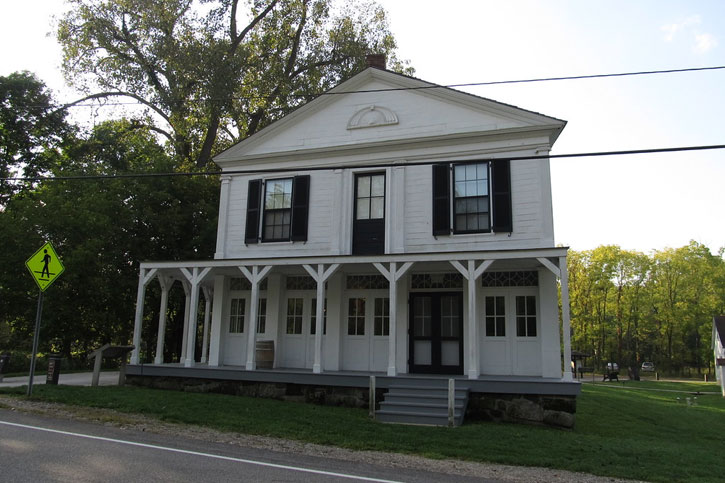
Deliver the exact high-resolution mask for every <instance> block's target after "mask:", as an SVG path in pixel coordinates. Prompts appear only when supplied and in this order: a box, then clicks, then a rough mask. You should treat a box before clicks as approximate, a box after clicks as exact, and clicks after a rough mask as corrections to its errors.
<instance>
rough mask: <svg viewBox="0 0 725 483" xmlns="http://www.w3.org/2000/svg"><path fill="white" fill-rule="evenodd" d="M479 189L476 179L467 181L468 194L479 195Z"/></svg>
mask: <svg viewBox="0 0 725 483" xmlns="http://www.w3.org/2000/svg"><path fill="white" fill-rule="evenodd" d="M477 195H478V189H477V187H476V182H475V181H466V196H477Z"/></svg>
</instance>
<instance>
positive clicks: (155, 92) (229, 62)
mask: <svg viewBox="0 0 725 483" xmlns="http://www.w3.org/2000/svg"><path fill="white" fill-rule="evenodd" d="M69 3H70V4H71V7H72V8H71V10H70V11H69V12H68V13H67V14H66V16H65V17H64V18H63V19H62V20H61V21H60V24H59V29H58V39H59V41H60V42H61V44H62V46H63V51H64V64H63V67H64V71H65V74H66V76H67V78H68V79H69V81H71V82H72V83H73V84H74V85H76V86H78V87H80V88H82V89H84V90H86V92H87V94H88V95H87V97H84V98H83V99H81V100H79V102H81V101H88V100H89V99H97V100H109V99H125V100H131V101H134V102H138V103H139V104H140V105H141V106H143V107H144V108H145V112H144V114H145V118H144V121H145V122H146V123H147V124H148V126H149V127H150V128H151V129H153V130H154V131H156V132H157V133H160V134H161V135H163V136H164V137H165V138H166V140H167V141H168V145H169V146H170V147H171V148H172V149H173V152H174V153H175V154H176V155H177V156H178V157H179V159H183V160H185V161H188V162H193V163H194V164H195V165H196V166H197V167H199V168H203V167H205V166H206V165H207V163H208V162H209V161H210V159H211V156H212V155H213V154H214V153H215V152H217V151H218V150H220V149H222V148H225V147H227V146H229V145H230V144H231V143H234V142H236V141H238V140H240V139H242V138H244V137H246V136H249V135H251V134H254V133H255V132H256V131H258V130H259V129H261V128H262V127H264V126H265V125H267V124H269V123H270V122H272V121H274V120H276V119H278V118H279V117H281V116H282V115H284V114H286V113H288V112H289V111H291V110H292V109H294V108H295V107H297V106H299V105H300V104H302V103H303V102H305V101H307V100H309V99H311V98H312V97H314V96H315V95H317V94H319V93H321V92H323V91H325V90H326V89H329V88H330V87H332V86H334V85H335V84H336V83H338V82H340V81H341V80H343V79H345V78H347V77H349V76H351V75H352V74H354V73H355V72H357V71H359V70H362V68H363V67H364V65H365V64H364V62H365V54H367V53H381V54H385V55H387V57H388V59H389V65H390V66H391V68H392V69H395V70H399V71H403V70H405V66H404V65H403V63H401V62H400V61H399V60H398V59H397V58H396V56H395V48H396V45H395V40H394V38H393V36H392V35H391V33H390V31H389V29H388V26H387V22H386V18H385V12H384V10H382V9H381V8H380V7H379V6H377V5H375V4H374V3H363V2H362V1H357V0H356V1H347V2H344V3H343V2H335V1H334V0H247V1H241V2H240V1H239V0H103V1H98V0H69Z"/></svg>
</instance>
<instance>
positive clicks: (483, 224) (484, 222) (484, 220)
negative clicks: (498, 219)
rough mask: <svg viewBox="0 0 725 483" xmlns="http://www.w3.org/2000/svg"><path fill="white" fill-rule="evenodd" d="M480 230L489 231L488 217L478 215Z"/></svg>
mask: <svg viewBox="0 0 725 483" xmlns="http://www.w3.org/2000/svg"><path fill="white" fill-rule="evenodd" d="M478 229H479V230H487V229H488V215H478Z"/></svg>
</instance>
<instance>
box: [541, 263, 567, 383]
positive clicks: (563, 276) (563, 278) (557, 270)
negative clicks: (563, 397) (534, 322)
mask: <svg viewBox="0 0 725 483" xmlns="http://www.w3.org/2000/svg"><path fill="white" fill-rule="evenodd" d="M537 260H538V261H539V262H540V263H541V264H542V265H543V266H545V267H546V268H548V269H549V271H551V272H552V273H553V274H554V275H556V276H557V277H559V281H560V282H561V332H562V333H561V337H562V339H563V341H562V345H563V346H564V377H563V378H562V379H563V380H565V381H571V380H573V377H572V374H571V320H570V314H569V270H568V268H567V266H566V257H565V256H564V257H559V266H558V267H557V266H556V264H554V263H553V262H552V261H551V260H549V259H548V258H543V257H542V258H537Z"/></svg>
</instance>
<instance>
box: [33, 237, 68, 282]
mask: <svg viewBox="0 0 725 483" xmlns="http://www.w3.org/2000/svg"><path fill="white" fill-rule="evenodd" d="M25 266H26V267H28V270H29V271H30V275H32V276H33V279H34V280H35V283H37V284H38V287H40V290H42V291H45V289H47V288H48V286H49V285H50V284H51V283H53V282H54V281H55V280H56V279H57V278H58V277H59V276H60V274H61V273H63V270H65V268H64V267H63V264H62V263H61V261H60V259H59V258H58V255H57V254H56V253H55V250H54V249H53V245H51V244H50V243H46V244H45V245H43V246H42V247H40V249H39V250H38V251H37V252H35V254H33V256H32V257H30V258H28V260H27V261H26V262H25Z"/></svg>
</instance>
